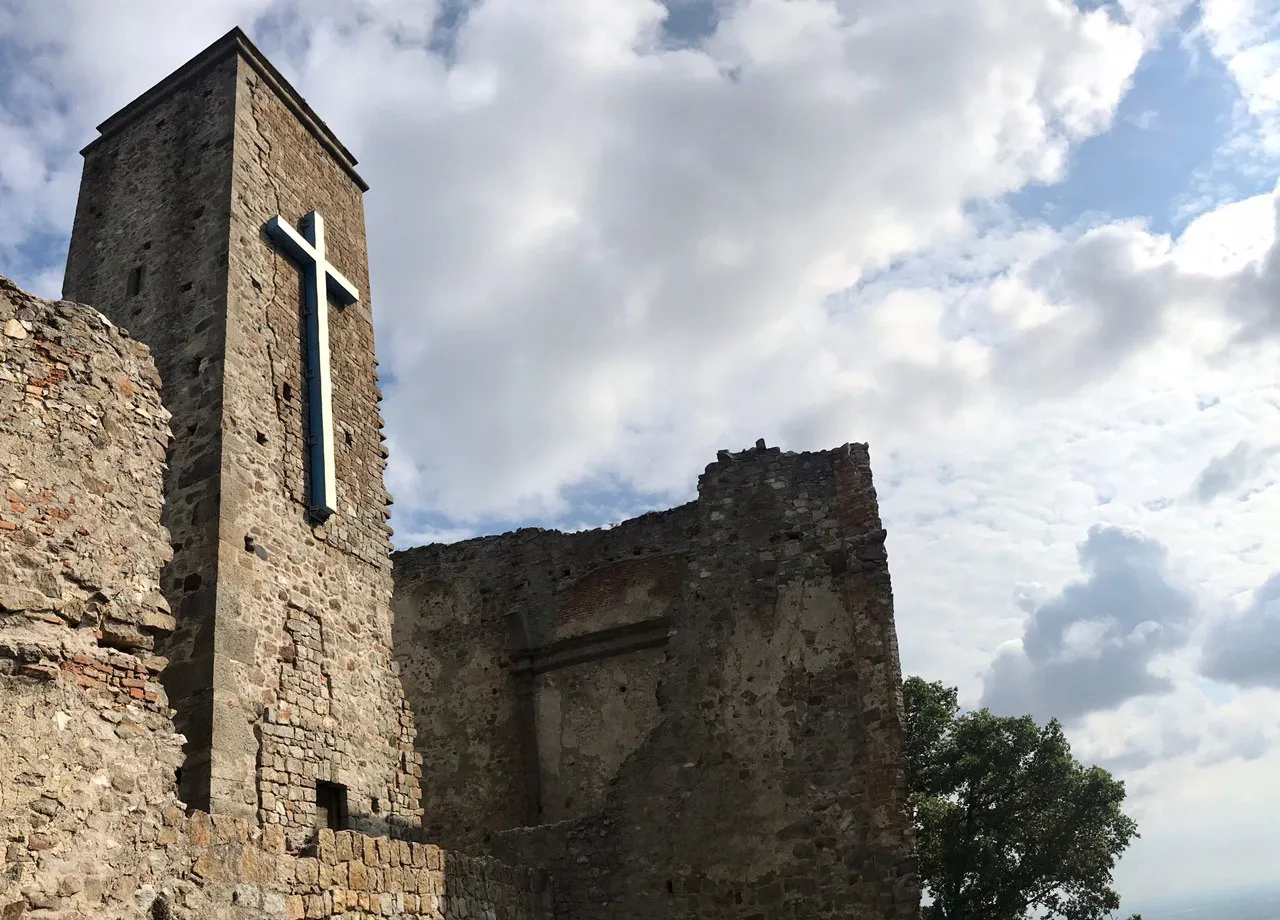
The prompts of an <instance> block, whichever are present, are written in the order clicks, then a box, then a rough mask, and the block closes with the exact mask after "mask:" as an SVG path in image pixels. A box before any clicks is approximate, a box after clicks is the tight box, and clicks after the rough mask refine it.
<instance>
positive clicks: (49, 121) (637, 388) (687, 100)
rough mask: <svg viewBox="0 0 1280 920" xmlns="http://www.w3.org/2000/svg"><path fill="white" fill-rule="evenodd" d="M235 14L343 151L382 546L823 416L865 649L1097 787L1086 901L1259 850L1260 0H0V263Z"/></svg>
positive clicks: (1266, 532) (697, 467)
mask: <svg viewBox="0 0 1280 920" xmlns="http://www.w3.org/2000/svg"><path fill="white" fill-rule="evenodd" d="M234 24H239V25H241V26H242V27H244V28H245V29H246V30H247V31H248V32H249V33H250V35H251V36H252V37H253V38H254V39H255V41H256V42H257V43H258V44H259V45H260V46H261V47H262V48H263V49H264V51H266V52H267V54H268V55H269V56H270V57H271V58H272V60H273V61H274V62H275V63H276V64H277V65H278V66H279V67H280V69H281V70H282V71H283V72H284V73H285V74H286V75H287V76H288V77H289V78H290V79H291V80H292V81H293V82H294V83H295V84H296V85H297V86H298V87H299V88H300V89H301V90H302V92H303V93H304V94H305V95H306V96H307V98H308V100H309V101H310V102H311V103H312V104H313V106H314V107H315V108H316V109H317V110H318V111H319V112H320V113H321V115H322V117H324V118H325V119H326V120H327V121H328V122H329V124H330V125H332V126H333V127H334V129H335V130H336V131H337V132H338V134H339V136H341V137H342V138H343V140H344V141H345V143H346V144H347V146H349V147H350V148H351V149H352V150H353V151H355V153H356V155H357V156H358V157H359V158H360V160H361V166H360V169H361V171H362V173H363V174H364V176H365V177H366V178H367V179H368V180H369V182H370V183H371V185H372V190H371V191H370V193H369V195H368V197H367V208H368V217H369V227H370V245H371V251H372V260H373V266H372V267H373V275H374V283H373V292H372V296H373V302H374V306H375V315H376V317H377V319H378V322H379V324H380V325H379V330H378V332H379V335H378V343H379V349H380V352H381V357H382V359H383V362H384V368H383V369H384V371H385V372H387V374H386V378H385V379H386V382H387V387H386V390H387V403H386V414H387V423H388V429H389V437H390V445H391V447H392V450H393V459H392V469H391V474H390V486H391V488H392V491H393V492H394V493H395V495H396V498H397V504H396V508H397V513H396V518H395V520H394V522H393V523H394V524H395V526H396V528H397V531H398V535H397V540H398V541H399V542H400V543H401V545H412V544H414V543H419V542H427V541H430V540H438V539H457V538H459V537H464V536H470V535H474V534H480V533H489V532H496V531H501V530H505V529H509V528H511V527H512V526H515V525H517V524H520V523H537V524H541V525H544V526H557V527H561V528H578V527H584V526H599V525H602V524H606V523H609V522H613V521H619V520H622V519H624V518H627V517H631V516H633V515H635V514H637V513H640V512H642V511H645V510H649V509H652V508H660V507H667V506H671V505H674V504H678V503H681V502H684V501H687V500H689V499H690V498H692V497H693V491H694V487H695V483H696V477H697V474H698V473H699V472H700V471H701V469H702V468H703V466H704V465H705V464H706V463H707V462H709V461H710V460H712V459H713V458H714V456H715V451H716V450H717V449H719V448H732V449H738V448H741V447H745V446H747V445H749V444H751V443H753V442H754V441H755V439H756V438H758V437H764V438H765V439H766V440H767V441H768V442H769V443H770V444H779V445H781V446H783V447H784V448H786V449H792V450H802V449H820V448H827V447H833V446H836V445H839V444H841V443H844V442H846V441H853V440H856V441H868V442H869V443H870V445H871V455H872V462H873V467H874V470H875V474H876V477H877V484H878V488H879V491H880V496H881V502H882V510H883V514H884V517H885V519H886V523H887V526H888V528H889V534H890V536H889V551H890V562H891V566H892V573H893V579H894V587H895V594H896V598H897V619H898V629H899V633H900V636H901V643H902V658H903V666H904V669H905V670H906V671H907V672H908V673H917V674H921V675H923V676H925V677H927V678H930V679H942V680H945V681H947V682H949V683H953V684H957V685H958V686H959V687H960V689H961V697H962V702H964V703H965V704H966V705H970V706H977V705H988V706H991V707H992V708H993V709H995V710H997V711H1000V712H1009V713H1022V712H1033V713H1034V714H1036V715H1037V716H1039V717H1043V718H1047V717H1049V716H1054V715H1056V716H1058V717H1060V718H1062V719H1063V720H1064V721H1066V722H1067V724H1068V728H1069V733H1070V736H1071V738H1072V741H1073V744H1074V746H1075V750H1076V752H1077V754H1078V755H1079V756H1080V757H1081V758H1083V759H1086V760H1090V761H1093V762H1098V763H1101V764H1103V765H1104V766H1107V767H1109V768H1111V769H1113V770H1114V771H1116V773H1117V774H1118V775H1120V776H1121V777H1123V778H1124V779H1125V780H1126V781H1127V783H1128V787H1129V790H1130V798H1129V807H1130V810H1131V812H1132V813H1133V814H1134V816H1135V817H1136V818H1137V819H1138V820H1139V822H1140V826H1141V831H1142V835H1143V836H1142V839H1141V840H1140V841H1138V842H1136V843H1135V844H1134V846H1133V847H1132V848H1131V850H1130V852H1129V854H1128V855H1126V856H1125V858H1124V859H1123V861H1122V863H1121V865H1120V867H1119V870H1118V873H1117V880H1118V882H1119V885H1120V888H1121V891H1122V894H1124V895H1125V896H1126V897H1127V898H1130V899H1142V898H1145V897H1148V896H1150V895H1153V894H1157V893H1171V892H1176V891H1179V890H1184V891H1194V890H1198V889H1207V888H1214V887H1218V886H1224V885H1233V884H1245V883H1252V882H1263V881H1274V880H1280V857H1277V856H1276V853H1277V852H1278V851H1280V782H1277V777H1278V776H1280V529H1278V528H1277V527H1276V526H1275V524H1276V521H1277V520H1280V517H1278V515H1280V488H1277V472H1278V470H1280V424H1278V423H1280V411H1278V410H1280V389H1278V388H1277V386H1276V383H1275V381H1276V379H1277V368H1278V366H1280V247H1277V246H1275V245H1274V243H1275V237H1276V232H1275V226H1276V213H1277V212H1276V200H1277V194H1276V183H1277V178H1278V177H1280V76H1277V73H1276V71H1277V64H1280V41H1277V40H1276V38H1277V34H1276V33H1277V32H1280V0H1200V2H1198V3H1197V2H1186V0H1120V2H1111V0H1076V2H1075V4H1074V5H1073V4H1072V2H1070V0H963V2H958V0H860V2H857V0H849V2H846V0H736V2H735V0H724V2H720V0H715V2H712V0H667V2H666V4H665V5H663V4H662V3H660V2H655V0H559V2H555V0H488V2H476V3H471V2H466V0H445V2H443V3H441V4H440V5H436V4H434V3H432V2H427V0H307V2H306V3H305V4H304V3H302V2H301V0H295V2H268V0H217V2H203V3H202V2H184V3H181V4H176V3H170V2H158V0H156V2H141V0H117V2H111V3H106V2H92V0H79V2H77V0H0V273H3V274H6V275H9V276H11V277H14V278H15V279H16V280H17V281H18V282H19V283H21V284H23V285H24V286H26V287H28V288H31V289H33V290H35V291H36V292H38V293H42V294H45V295H48V296H56V295H57V294H58V293H59V291H60V288H61V275H62V267H63V260H64V258H65V253H66V242H67V234H68V231H69V230H70V226H71V219H72V215H73V210H74V203H75V194H76V189H77V185H78V182H79V172H80V159H79V157H78V155H77V153H76V151H77V150H78V148H79V147H80V146H82V145H83V144H84V143H86V142H87V141H88V140H90V139H91V138H92V137H93V136H94V131H93V126H94V125H96V124H97V123H98V122H99V121H101V120H102V118H103V117H104V116H105V115H107V114H109V113H110V112H112V111H114V110H115V109H117V108H118V107H120V106H121V105H123V104H124V103H125V102H127V101H128V100H129V99H131V98H132V97H133V96H135V95H136V94H138V93H139V92H141V91H142V90H144V89H145V88H146V87H147V86H149V85H151V84H152V83H154V82H155V81H156V80H158V79H159V78H160V77H162V76H163V75H164V74H166V73H168V72H169V71H170V70H171V69H173V68H174V67H176V66H177V65H179V64H180V63H182V61H184V60H185V59H187V58H188V57H190V56H191V55H192V54H194V53H195V52H196V51H198V50H199V49H200V48H202V47H204V46H205V45H206V44H208V43H209V42H210V41H211V40H213V39H214V38H216V37H217V36H218V35H220V34H222V33H223V32H224V31H226V30H227V29H228V28H229V27H230V26H232V25H234ZM1269 522H1270V523H1269Z"/></svg>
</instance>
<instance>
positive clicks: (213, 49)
mask: <svg viewBox="0 0 1280 920" xmlns="http://www.w3.org/2000/svg"><path fill="white" fill-rule="evenodd" d="M233 54H238V55H239V56H240V57H241V59H242V60H244V62H245V63H246V64H248V65H249V66H250V67H252V68H253V69H254V70H255V71H256V72H257V74H258V76H260V77H261V78H262V80H263V82H264V83H266V84H267V85H268V86H269V87H271V89H272V90H273V91H274V92H275V93H276V95H277V96H279V97H280V101H281V102H283V103H284V104H285V106H286V107H287V108H288V109H289V110H290V112H292V113H293V115H294V116H295V117H296V118H297V119H298V121H300V122H301V123H302V124H303V125H304V126H305V127H306V129H307V130H308V131H309V132H310V133H311V135H312V136H313V137H315V139H316V140H317V141H319V142H320V145H321V146H322V147H324V149H325V150H326V151H327V152H328V153H329V155H330V156H332V157H333V159H334V160H335V161H336V162H337V164H338V165H339V166H340V167H342V170H343V172H345V173H346V174H347V175H348V176H350V177H351V179H352V180H353V181H354V182H355V183H356V185H358V186H359V187H360V190H361V191H365V192H367V191H368V190H369V184H368V183H367V182H365V181H364V179H363V178H361V177H360V174H359V173H357V172H356V169H355V167H356V162H357V161H356V158H355V157H354V156H352V154H351V151H350V150H348V149H347V148H346V147H345V146H343V144H342V142H341V141H339V140H338V137H337V135H336V134H334V133H333V131H332V129H330V128H329V126H328V125H326V124H325V123H324V121H323V119H321V118H320V116H319V115H317V114H316V113H315V110H314V109H312V108H311V106H310V105H308V104H307V101H306V100H305V99H303V98H302V94H301V93H299V92H298V91H297V90H296V89H294V87H293V85H292V84H291V83H290V82H289V81H288V80H286V79H285V78H284V75H283V74H281V73H280V71H278V70H277V69H276V68H275V65H273V64H272V63H271V62H270V61H269V60H267V58H266V56H265V55H264V54H263V53H262V52H261V51H259V50H258V47H257V46H256V45H255V44H254V43H253V42H252V41H250V40H249V36H248V35H246V34H245V33H244V30H242V29H241V28H240V27H239V26H236V27H235V28H233V29H232V30H231V31H230V32H228V33H227V34H226V35H223V36H222V37H221V38H219V39H218V40H217V41H215V42H214V43H213V44H211V45H209V46H208V47H207V48H205V49H204V50H203V51H201V52H200V53H199V54H197V55H196V56H195V57H193V58H192V59H191V60H189V61H187V62H186V63H185V64H183V65H182V66H181V67H179V68H178V69H177V70H175V71H174V72H173V73H171V74H169V75H168V76H167V77H165V78H164V79H163V80H161V81H160V82H159V83H157V84H156V85H155V86H153V87H151V89H149V90H147V91H146V92H144V93H143V94H142V95H140V96H139V97H138V98H136V99H134V100H133V101H132V102H130V103H129V104H128V105H126V106H125V107H124V108H122V109H120V110H119V111H118V112H116V113H115V114H114V115H112V116H110V117H109V118H107V119H106V120H105V121H103V122H102V123H101V124H100V125H98V135H99V136H98V137H96V138H94V139H93V140H92V141H90V142H89V143H88V144H87V145H85V147H84V149H82V150H81V151H80V153H81V154H86V153H88V152H89V151H90V150H92V149H93V148H94V147H96V146H97V145H98V144H100V143H102V142H103V141H106V140H107V139H109V138H110V137H111V136H112V135H114V134H116V133H117V132H118V131H120V129H121V128H123V127H124V126H126V125H128V124H130V123H131V122H133V121H134V120H136V119H137V118H139V117H140V116H141V115H143V114H144V113H146V112H147V111H148V110H150V109H151V108H153V107H154V106H156V105H157V104H159V103H160V102H162V101H163V100H164V99H166V98H167V97H168V96H170V95H171V94H172V93H173V92H175V91H176V90H178V89H180V88H182V87H183V86H185V85H187V84H188V83H190V82H191V81H192V80H195V79H197V78H199V77H200V75H201V74H203V73H204V72H205V71H207V70H208V69H209V68H210V67H213V66H215V65H216V64H218V63H219V62H221V61H223V60H225V59H226V58H227V57H229V56H230V55H233Z"/></svg>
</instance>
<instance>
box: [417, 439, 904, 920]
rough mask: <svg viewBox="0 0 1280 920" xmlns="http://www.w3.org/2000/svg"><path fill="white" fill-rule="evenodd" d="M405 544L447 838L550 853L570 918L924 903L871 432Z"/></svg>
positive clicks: (756, 455)
mask: <svg viewBox="0 0 1280 920" xmlns="http://www.w3.org/2000/svg"><path fill="white" fill-rule="evenodd" d="M393 559H394V563H395V574H396V595H395V600H394V604H395V609H396V614H397V633H396V640H397V646H396V648H397V654H398V656H399V657H400V658H401V660H402V662H403V673H404V674H405V679H406V684H407V690H408V694H409V697H410V699H411V700H412V701H413V704H414V707H415V710H416V717H417V718H416V721H417V725H418V728H419V737H418V744H419V747H420V750H421V751H422V753H423V755H424V759H425V762H426V774H427V775H426V780H425V782H424V794H425V797H426V798H425V811H426V815H427V818H426V821H427V826H428V828H429V829H430V830H431V832H432V834H433V835H435V836H436V837H437V838H438V839H440V840H442V841H443V842H445V843H447V844H449V845H452V846H465V847H468V848H479V847H482V846H485V845H486V840H488V841H489V843H488V845H489V846H491V849H492V852H494V853H495V854H496V855H498V856H499V857H500V858H502V859H505V860H508V861H513V862H517V863H523V864H527V865H533V866H540V867H543V868H546V869H547V870H548V871H549V872H550V873H551V876H552V878H553V879H554V880H555V892H556V915H557V916H558V917H579V916H591V917H593V918H601V920H650V918H652V920H657V918H673V917H690V918H693V917H697V918H708V920H710V918H715V920H720V918H724V920H728V918H738V917H746V916H749V917H758V918H761V920H774V918H783V917H787V918H790V917H806V918H836V917H842V918H843V917H858V918H895V920H897V918H902V920H907V918H913V917H915V916H917V915H918V910H919V884H918V880H917V878H916V876H915V868H914V861H913V843H914V841H913V834H912V827H911V822H910V819H909V816H908V812H907V809H906V801H905V788H904V778H903V773H902V769H901V744H902V727H901V706H902V704H901V698H900V691H899V682H900V679H901V676H900V672H899V664H898V649H897V638H896V633H895V630H894V625H893V607H892V593H891V589H890V583H889V573H888V565H887V559H886V555H885V552H884V531H883V529H882V528H881V524H880V519H879V512H878V510H877V505H876V496H875V489H874V487H873V485H872V481H871V471H870V465H869V460H868V454H867V448H866V446H865V445H861V444H851V445H846V446H844V447H842V448H839V449H837V450H833V451H826V452H822V453H804V454H791V453H782V452H781V451H779V450H778V449H776V448H764V447H758V448H757V449H754V450H747V451H743V452H741V453H737V454H731V453H729V452H722V453H721V455H720V458H719V459H718V460H717V462H716V463H713V464H711V465H710V466H708V467H707V469H706V472H705V473H704V474H703V476H702V479H701V480H700V482H699V494H698V500H697V501H696V502H694V503H692V504H690V505H686V506H684V507H681V508H677V509H674V510H673V511H669V512H665V513H662V514H652V515H646V516H644V517H641V518H638V519H636V520H634V521H629V522H626V523H624V524H622V525H621V526H619V527H616V528H612V529H609V530H604V531H592V532H583V533H573V534H563V533H558V532H555V531H541V530H522V531H517V532H515V533H512V534H506V535H503V536H500V537H489V538H484V539H480V540H472V541H467V542H464V543H459V544H455V545H452V546H432V547H422V548H418V549H413V550H408V551H406V552H403V553H398V554H395V556H394V557H393ZM522 824H528V825H534V826H532V827H525V828H522V827H520V825H522Z"/></svg>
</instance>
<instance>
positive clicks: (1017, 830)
mask: <svg viewBox="0 0 1280 920" xmlns="http://www.w3.org/2000/svg"><path fill="white" fill-rule="evenodd" d="M902 691H903V702H904V704H905V751H904V754H905V760H906V768H907V785H908V790H909V793H910V801H911V805H912V808H913V810H914V813H915V819H916V828H917V835H918V842H917V846H918V851H919V858H920V873H921V877H922V879H923V881H924V883H925V885H927V886H928V889H929V892H930V893H931V894H932V896H933V903H932V904H930V905H928V906H926V907H925V908H924V909H923V911H922V913H923V916H924V918H925V920H1024V918H1026V917H1027V916H1028V915H1029V914H1031V913H1034V914H1035V915H1036V916H1037V917H1044V918H1047V920H1048V918H1062V920H1103V918H1105V917H1107V916H1108V915H1109V914H1110V912H1111V911H1114V910H1116V909H1118V908H1119V906H1120V897H1119V895H1117V894H1116V892H1115V890H1114V889H1113V888H1112V887H1111V872H1112V869H1113V868H1114V867H1115V861H1116V857H1118V856H1119V855H1120V853H1121V852H1123V851H1124V849H1125V848H1126V847H1127V846H1128V845H1129V843H1130V841H1131V840H1132V839H1133V838H1134V837H1137V836H1138V831H1137V825H1136V824H1135V823H1134V822H1133V820H1132V819H1130V818H1129V817H1128V816H1126V815H1125V814H1124V812H1122V811H1121V804H1122V803H1123V802H1124V783H1122V782H1120V781H1118V780H1115V779H1112V777H1111V774H1110V773H1108V772H1107V771H1106V770H1103V769H1102V768H1101V767H1085V766H1082V765H1081V764H1080V763H1079V762H1077V761H1076V760H1075V759H1074V758H1073V757H1072V756H1071V745H1070V744H1069V743H1068V742H1067V739H1066V736H1065V735H1064V734H1063V732H1062V726H1061V725H1060V724H1059V723H1058V721H1057V720H1056V719H1055V720H1053V721H1051V722H1049V724H1048V725H1046V726H1044V727H1043V728H1042V727H1040V726H1038V725H1036V723H1035V720H1034V719H1032V718H1031V716H1021V717H1018V718H1012V717H1000V716H994V715H992V714H991V713H990V712H989V711H987V710H986V709H980V710H978V711H976V712H969V713H965V714H963V715H959V714H958V711H959V707H958V706H957V704H956V689H955V688H954V687H946V686H943V685H942V684H941V683H938V682H934V683H928V682H926V681H924V680H922V679H921V678H919V677H908V678H907V679H906V680H905V681H903V685H902ZM1131 920H1132V918H1131Z"/></svg>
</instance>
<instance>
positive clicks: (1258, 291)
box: [1226, 195, 1280, 343]
mask: <svg viewBox="0 0 1280 920" xmlns="http://www.w3.org/2000/svg"><path fill="white" fill-rule="evenodd" d="M1275 210H1276V228H1277V233H1276V238H1275V242H1273V243H1272V244H1271V248H1270V249H1269V250H1267V254H1266V256H1264V257H1263V258H1262V259H1261V260H1260V261H1259V262H1258V263H1257V264H1255V265H1250V266H1248V267H1247V268H1245V269H1243V270H1242V271H1241V272H1240V273H1239V275H1237V276H1236V278H1234V279H1233V281H1232V290H1231V293H1230V296H1229V297H1228V298H1227V301H1226V302H1227V309H1228V310H1229V311H1230V312H1231V313H1232V314H1233V315H1234V316H1235V317H1236V318H1237V319H1238V320H1239V321H1240V324H1241V325H1240V330H1239V332H1238V333H1237V335H1236V342H1237V343H1254V342H1258V341H1261V340H1263V339H1267V338H1270V337H1271V336H1274V335H1275V334H1276V333H1277V332H1280V195H1277V196H1276V201H1275Z"/></svg>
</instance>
